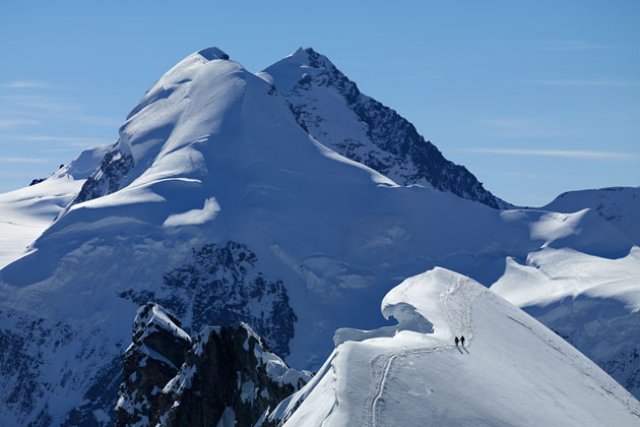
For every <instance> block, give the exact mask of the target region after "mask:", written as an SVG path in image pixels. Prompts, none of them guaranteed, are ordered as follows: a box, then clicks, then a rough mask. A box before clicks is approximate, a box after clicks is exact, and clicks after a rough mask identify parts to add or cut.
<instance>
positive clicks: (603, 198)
mask: <svg viewBox="0 0 640 427" xmlns="http://www.w3.org/2000/svg"><path fill="white" fill-rule="evenodd" d="M586 208H589V209H593V210H594V211H596V212H598V213H599V214H600V215H602V217H603V218H605V219H606V220H607V221H610V222H611V223H612V224H613V225H615V226H616V227H617V228H618V229H619V230H620V231H621V232H622V233H623V234H624V235H626V236H627V237H629V238H630V239H631V241H632V242H634V243H635V244H636V245H640V187H611V188H600V189H597V190H580V191H568V192H566V193H562V194H561V195H559V196H558V197H556V198H555V199H554V200H553V201H552V202H551V203H549V204H548V205H546V206H545V207H544V208H542V209H545V210H549V211H554V212H577V211H579V210H582V209H586Z"/></svg>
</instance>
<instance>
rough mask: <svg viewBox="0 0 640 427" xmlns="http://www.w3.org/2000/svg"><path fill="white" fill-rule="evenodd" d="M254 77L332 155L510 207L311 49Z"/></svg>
mask: <svg viewBox="0 0 640 427" xmlns="http://www.w3.org/2000/svg"><path fill="white" fill-rule="evenodd" d="M259 75H261V76H263V77H265V78H267V79H268V80H269V81H270V82H273V84H274V85H275V86H276V88H277V89H278V91H279V92H280V93H281V94H282V95H283V96H284V97H285V98H286V99H287V102H288V103H289V106H290V108H291V111H292V112H293V113H294V114H295V116H296V120H297V122H298V123H299V124H300V126H302V127H303V128H304V129H305V130H306V131H307V132H309V134H310V135H313V137H314V138H316V139H317V140H318V141H320V142H321V143H322V144H324V145H326V146H327V147H329V148H331V149H332V150H334V151H336V152H337V153H340V154H342V155H343V156H345V157H348V158H350V159H352V160H355V161H357V162H360V163H362V164H364V165H367V166H369V167H371V168H372V169H375V170H376V171H378V172H380V173H382V174H384V175H385V176H388V177H389V178H391V179H393V180H394V181H395V182H397V183H399V184H401V185H412V184H418V185H424V186H428V187H432V188H435V189H438V190H440V191H447V192H452V193H454V194H456V195H458V196H460V197H463V198H465V199H469V200H475V201H478V202H480V203H483V204H485V205H487V206H490V207H493V208H498V209H505V208H508V207H510V206H511V205H509V204H508V203H506V202H505V201H504V200H501V199H500V198H498V197H496V196H494V195H493V194H491V193H490V192H489V191H487V190H486V189H485V188H484V187H483V186H482V183H480V182H479V181H478V180H477V179H476V177H475V176H473V174H471V172H469V171H468V170H467V169H466V168H465V167H464V166H460V165H456V164H454V163H452V162H450V161H449V160H447V159H445V158H444V156H443V155H442V154H441V153H440V151H439V150H438V149H437V148H436V147H435V146H434V145H433V144H432V143H431V142H429V141H426V140H425V139H424V138H423V137H422V136H421V135H420V134H418V132H417V130H416V129H415V127H414V126H413V125H412V124H411V123H409V122H408V121H407V120H406V119H404V118H403V117H402V116H400V115H399V114H398V113H396V112H395V111H394V110H392V109H391V108H389V107H386V106H385V105H383V104H381V103H380V102H378V101H376V100H375V99H373V98H371V97H369V96H366V95H364V94H362V93H361V92H360V91H359V89H358V86H357V85H356V84H355V83H354V82H352V81H351V80H349V78H348V77H347V76H345V75H344V74H342V72H341V71H340V70H338V69H337V68H336V67H335V65H333V63H332V62H331V61H330V60H329V59H328V58H327V57H326V56H323V55H321V54H319V53H318V52H316V51H314V50H313V49H311V48H307V49H302V48H300V49H298V50H297V51H296V52H294V53H293V54H292V55H289V56H288V57H286V58H284V59H282V60H280V61H278V62H276V63H275V64H273V65H271V66H270V67H268V68H267V69H266V70H264V72H263V73H260V74H259Z"/></svg>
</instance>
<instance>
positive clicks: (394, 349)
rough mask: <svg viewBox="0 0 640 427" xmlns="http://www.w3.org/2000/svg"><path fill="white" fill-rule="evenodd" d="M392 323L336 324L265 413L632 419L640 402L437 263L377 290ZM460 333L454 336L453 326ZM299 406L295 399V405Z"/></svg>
mask: <svg viewBox="0 0 640 427" xmlns="http://www.w3.org/2000/svg"><path fill="white" fill-rule="evenodd" d="M382 313H383V315H384V316H385V318H390V317H394V318H395V319H396V320H397V321H398V324H397V325H396V326H387V327H384V328H381V329H377V330H373V331H360V330H352V329H342V330H338V331H337V333H336V344H337V346H336V349H335V350H334V351H333V353H332V354H331V356H330V357H329V359H328V360H327V362H326V363H325V364H324V365H323V367H322V368H321V370H320V371H319V372H318V374H317V375H316V376H315V377H314V378H313V379H312V381H311V382H309V384H307V386H305V387H304V388H303V389H301V390H300V391H299V392H297V393H296V394H294V395H293V396H292V397H290V398H289V399H287V400H285V401H284V402H282V403H281V404H280V405H279V407H278V408H276V410H275V411H274V413H273V414H272V415H271V419H272V420H274V421H275V420H286V422H285V423H284V425H285V426H296V427H298V426H304V427H312V426H325V427H328V426H345V425H350V426H399V425H401V426H443V425H446V426H468V425H473V426H503V425H517V426H542V425H562V426H603V425H612V426H613V425H615V426H620V427H621V426H636V425H638V424H639V423H640V405H639V404H638V401H637V400H636V399H635V398H634V397H632V396H631V395H630V394H629V393H628V392H627V391H626V390H624V389H623V388H622V387H621V386H620V385H619V384H617V383H616V382H615V381H613V380H612V379H611V378H610V377H609V376H608V375H607V374H606V373H605V372H603V371H602V370H601V369H600V368H598V367H597V366H596V365H595V364H594V363H593V362H591V361H590V360H588V359H587V358H586V357H584V356H583V355H582V354H580V353H579V352H578V351H576V350H575V349H574V348H573V347H571V346H570V345H569V344H567V343H566V342H565V341H563V340H562V339H561V338H560V337H558V336H557V335H556V334H554V333H553V332H551V331H550V330H548V329H547V328H546V327H544V326H543V325H541V324H540V323H539V322H537V321H536V320H534V319H533V318H532V317H530V316H528V315H527V314H525V313H524V312H522V311H521V310H519V309H518V308H516V307H515V306H513V305H511V304H509V303H508V302H506V301H505V300H503V299H502V298H500V297H497V296H496V295H495V294H493V293H492V292H491V291H488V290H487V289H486V288H484V287H483V286H482V285H480V284H479V283H477V282H475V281H473V280H471V279H469V278H467V277H465V276H462V275H459V274H456V273H453V272H451V271H448V270H445V269H440V268H436V269H434V270H431V271H428V272H426V273H423V274H420V275H418V276H414V277H411V278H409V279H406V280H405V281H403V282H402V283H401V284H400V285H398V286H397V287H395V288H394V289H392V290H391V291H390V292H389V293H388V294H387V295H386V296H385V298H384V299H383V301H382ZM460 335H464V336H465V338H466V345H465V346H464V347H462V346H461V347H456V346H455V345H454V344H453V339H454V336H460ZM296 408H297V409H296Z"/></svg>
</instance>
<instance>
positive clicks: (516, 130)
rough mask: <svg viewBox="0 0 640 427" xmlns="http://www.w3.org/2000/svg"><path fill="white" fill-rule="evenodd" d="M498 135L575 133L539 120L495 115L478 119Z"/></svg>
mask: <svg viewBox="0 0 640 427" xmlns="http://www.w3.org/2000/svg"><path fill="white" fill-rule="evenodd" d="M480 123H482V124H483V125H485V126H488V127H489V128H491V129H492V131H493V132H495V133H496V134H497V135H498V136H502V137H508V138H557V137H569V136H571V135H573V134H575V131H574V130H572V129H568V128H564V127H561V126H558V125H556V124H550V123H545V122H542V121H539V120H534V119H529V118H519V117H496V118H490V119H484V120H480Z"/></svg>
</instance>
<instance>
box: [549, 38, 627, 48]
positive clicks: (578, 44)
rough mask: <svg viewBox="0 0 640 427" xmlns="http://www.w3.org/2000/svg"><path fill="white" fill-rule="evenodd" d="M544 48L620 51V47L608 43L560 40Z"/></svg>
mask: <svg viewBox="0 0 640 427" xmlns="http://www.w3.org/2000/svg"><path fill="white" fill-rule="evenodd" d="M542 45H543V47H544V48H545V49H549V50H611V49H620V48H621V47H620V46H616V45H610V44H606V43H594V42H585V41H577V40H559V41H550V42H543V43H542Z"/></svg>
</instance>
